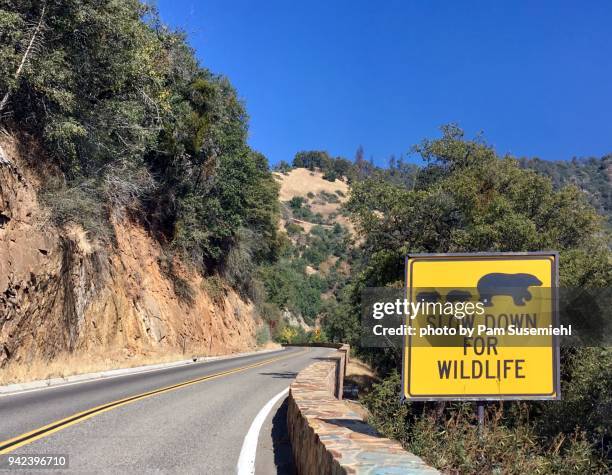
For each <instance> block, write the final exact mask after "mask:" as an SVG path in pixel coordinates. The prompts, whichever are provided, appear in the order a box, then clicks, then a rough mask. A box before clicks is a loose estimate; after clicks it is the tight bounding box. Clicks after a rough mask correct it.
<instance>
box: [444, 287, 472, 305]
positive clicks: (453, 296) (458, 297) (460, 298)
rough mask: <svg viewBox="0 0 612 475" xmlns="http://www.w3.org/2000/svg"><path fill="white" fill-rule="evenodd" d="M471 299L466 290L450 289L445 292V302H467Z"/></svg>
mask: <svg viewBox="0 0 612 475" xmlns="http://www.w3.org/2000/svg"><path fill="white" fill-rule="evenodd" d="M471 299H472V294H471V293H469V292H468V291H467V290H451V291H450V292H449V293H448V294H446V301H447V302H452V303H456V302H469V301H470V300H471Z"/></svg>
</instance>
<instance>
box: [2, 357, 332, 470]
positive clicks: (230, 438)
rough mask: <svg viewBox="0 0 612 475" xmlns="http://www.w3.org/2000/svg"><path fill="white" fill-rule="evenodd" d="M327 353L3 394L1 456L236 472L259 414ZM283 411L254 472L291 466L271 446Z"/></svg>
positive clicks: (91, 466)
mask: <svg viewBox="0 0 612 475" xmlns="http://www.w3.org/2000/svg"><path fill="white" fill-rule="evenodd" d="M331 351H333V350H329V349H326V348H288V349H286V350H282V351H278V352H270V353H265V354H260V355H252V356H245V357H240V358H234V359H229V360H220V361H214V362H207V363H193V364H189V365H185V366H180V367H174V368H168V369H164V370H160V371H154V372H149V373H141V374H134V375H127V376H121V377H117V378H113V379H103V380H97V381H91V382H85V383H79V384H74V385H70V386H63V387H56V388H49V389H45V390H41V391H35V392H29V393H22V394H17V395H12V396H4V397H0V452H1V451H2V450H5V451H6V450H11V451H10V454H9V455H12V456H15V455H26V454H39V455H43V454H44V455H51V454H57V455H60V454H62V455H68V456H69V469H68V470H67V472H73V473H128V472H129V473H198V474H223V475H225V474H232V473H235V472H236V464H237V461H238V456H239V454H240V450H241V447H242V443H243V439H244V437H245V435H246V433H247V431H248V429H249V427H250V425H251V423H252V421H253V419H254V418H255V416H256V415H257V413H258V412H259V411H260V409H261V408H262V407H263V406H264V405H265V404H266V403H267V402H268V401H269V400H270V399H271V398H272V397H274V396H275V395H276V394H278V393H279V392H281V391H282V390H283V389H285V388H286V387H287V386H289V384H290V383H291V381H293V378H294V377H295V375H296V373H297V372H298V371H300V370H301V369H303V368H304V367H306V366H308V365H309V364H310V363H312V362H314V361H315V360H316V359H317V358H321V357H324V356H326V355H328V354H330V353H331ZM186 382H190V383H189V384H184V383H186ZM176 385H180V386H178V387H175V386H176ZM162 388H166V389H165V390H162V391H159V390H160V389H162ZM153 391H156V392H154V393H153V394H152V395H148V396H146V397H138V396H139V395H143V394H146V393H149V392H153ZM134 397H136V399H133V400H128V401H125V399H126V398H134ZM122 402H124V403H122ZM279 407H280V410H281V411H282V409H283V400H281V401H279V403H278V404H277V405H276V406H275V409H274V410H273V411H272V414H270V416H269V417H268V421H267V422H266V424H264V427H263V429H262V433H261V434H260V445H261V449H260V448H258V451H257V464H256V466H257V467H258V470H257V472H258V473H264V472H265V473H266V474H267V473H276V467H279V464H282V465H283V467H285V466H286V462H287V460H286V451H287V448H286V446H285V447H282V444H280V445H279V444H277V443H276V442H275V441H272V438H273V437H272V435H273V434H272V432H273V431H274V432H275V434H274V438H275V439H277V438H279V437H280V439H281V440H282V439H283V437H284V436H283V434H282V424H280V425H279V423H278V422H279V421H281V422H282V417H280V416H279V413H278V412H277V410H278V408H279ZM95 408H97V409H95ZM92 409H94V412H93V413H90V411H91V410H92ZM79 413H84V414H81V416H76V417H75V414H79ZM281 415H282V414H281ZM73 417H74V419H73ZM65 419H68V420H66V421H65V422H64V423H60V425H59V426H57V427H56V425H55V424H56V423H57V421H61V420H65ZM272 421H275V423H274V424H273V423H272ZM49 425H50V426H49ZM45 426H49V427H48V428H47V429H43V430H42V431H39V429H40V428H42V427H45ZM279 431H280V433H279ZM28 433H30V434H31V435H29V436H23V434H28ZM20 437H25V438H20ZM16 438H17V439H16ZM15 439H16V441H14V442H12V443H13V444H18V446H16V447H15V446H10V444H11V442H7V441H10V440H15ZM22 443H23V445H19V444H22ZM7 444H9V445H8V446H7ZM276 446H279V447H280V449H279V450H280V451H283V450H284V451H285V454H281V453H275V452H279V450H275V449H274V447H276ZM7 447H8V449H7ZM0 457H6V455H4V456H0ZM283 470H284V469H283ZM283 470H281V472H282V471H283ZM37 472H38V473H40V472H39V471H37ZM44 473H50V471H49V470H45V471H44Z"/></svg>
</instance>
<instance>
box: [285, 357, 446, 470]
mask: <svg viewBox="0 0 612 475" xmlns="http://www.w3.org/2000/svg"><path fill="white" fill-rule="evenodd" d="M348 351H349V347H348V345H342V346H340V347H339V348H338V352H337V353H336V354H334V355H333V356H331V357H330V358H329V359H328V360H326V361H320V362H317V363H314V364H312V365H310V366H309V367H307V368H306V369H304V370H303V371H301V372H300V373H299V374H298V376H297V378H296V380H295V382H294V383H293V384H292V385H291V391H290V393H289V408H288V413H287V426H288V429H289V438H290V440H291V445H292V450H293V458H294V460H295V466H296V469H297V473H298V475H326V474H330V475H340V474H342V475H344V474H360V475H361V474H368V475H374V474H389V475H392V474H398V475H399V474H402V475H404V474H406V475H407V474H435V473H438V471H437V470H435V469H433V468H431V467H429V466H428V465H426V464H425V463H424V462H423V460H421V459H420V458H419V457H417V456H416V455H413V454H411V453H410V452H406V451H405V450H404V449H403V448H402V446H401V445H400V444H399V443H398V442H395V441H392V440H390V439H386V438H384V437H381V436H380V435H378V434H377V433H376V431H375V430H374V429H373V428H372V427H370V426H369V425H368V424H366V423H365V422H364V421H363V419H362V418H361V417H360V416H359V414H357V413H356V412H354V411H352V410H351V409H350V408H349V406H348V405H347V404H345V403H344V402H343V401H341V398H342V383H343V380H344V374H345V371H346V363H347V359H348Z"/></svg>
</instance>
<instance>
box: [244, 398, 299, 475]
mask: <svg viewBox="0 0 612 475" xmlns="http://www.w3.org/2000/svg"><path fill="white" fill-rule="evenodd" d="M288 393H289V388H288V387H287V388H285V389H283V390H282V391H281V392H280V393H278V394H277V395H276V396H274V397H273V398H272V399H270V400H269V401H268V402H267V403H266V405H265V406H264V407H262V408H261V410H260V411H259V413H258V414H257V415H256V416H255V419H254V420H253V423H252V424H251V427H250V428H249V431H248V432H247V435H246V437H245V438H244V442H243V443H242V450H240V457H238V465H237V467H236V472H237V474H238V475H254V474H255V457H256V456H257V442H258V440H259V431H260V430H261V427H262V426H263V423H264V422H265V420H266V418H267V417H268V414H270V411H271V410H272V408H273V407H274V405H275V404H276V403H277V402H278V400H279V399H281V398H282V397H284V396H286V395H287V394H288Z"/></svg>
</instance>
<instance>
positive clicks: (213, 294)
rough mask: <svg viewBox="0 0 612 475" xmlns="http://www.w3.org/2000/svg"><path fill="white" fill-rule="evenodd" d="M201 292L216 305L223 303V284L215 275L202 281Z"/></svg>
mask: <svg viewBox="0 0 612 475" xmlns="http://www.w3.org/2000/svg"><path fill="white" fill-rule="evenodd" d="M202 290H204V292H206V294H207V295H208V296H209V297H210V299H211V300H212V301H213V302H215V303H217V304H220V303H221V302H223V299H224V297H225V295H226V289H225V282H224V281H223V279H222V278H221V277H219V275H217V274H215V275H211V276H209V277H205V278H204V279H202Z"/></svg>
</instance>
